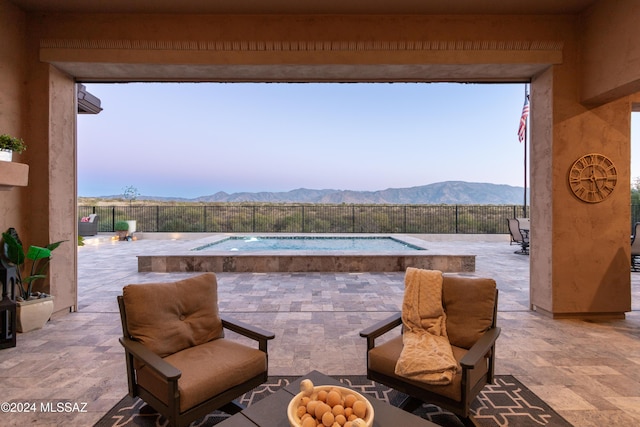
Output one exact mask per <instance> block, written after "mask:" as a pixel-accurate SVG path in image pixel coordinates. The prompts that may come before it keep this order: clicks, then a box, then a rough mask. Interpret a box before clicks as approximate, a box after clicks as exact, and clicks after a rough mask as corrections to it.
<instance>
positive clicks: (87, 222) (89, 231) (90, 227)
mask: <svg viewBox="0 0 640 427" xmlns="http://www.w3.org/2000/svg"><path fill="white" fill-rule="evenodd" d="M96 234H98V215H96V214H91V215H89V216H88V217H83V218H82V219H80V220H79V221H78V236H95V235H96Z"/></svg>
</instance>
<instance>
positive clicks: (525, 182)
mask: <svg viewBox="0 0 640 427" xmlns="http://www.w3.org/2000/svg"><path fill="white" fill-rule="evenodd" d="M528 96H529V95H528V94H527V85H524V97H525V99H526V98H527V97H528ZM526 120H528V117H527V119H526ZM525 126H526V124H525ZM523 142H524V144H523V145H524V201H523V203H522V217H523V218H526V217H527V131H526V130H525V132H524V141H523Z"/></svg>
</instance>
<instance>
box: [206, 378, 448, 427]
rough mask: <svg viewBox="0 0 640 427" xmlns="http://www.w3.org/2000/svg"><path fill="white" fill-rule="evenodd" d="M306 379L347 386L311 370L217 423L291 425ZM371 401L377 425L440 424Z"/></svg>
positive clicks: (227, 425)
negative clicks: (290, 416) (292, 405)
mask: <svg viewBox="0 0 640 427" xmlns="http://www.w3.org/2000/svg"><path fill="white" fill-rule="evenodd" d="M305 378H308V379H310V380H311V381H312V382H313V383H314V384H315V385H339V386H342V387H344V386H345V385H344V384H342V383H340V382H339V381H337V380H335V379H333V378H331V377H329V376H327V375H325V374H323V373H321V372H318V371H311V372H309V373H308V374H306V375H303V376H302V377H300V378H298V379H297V380H296V381H294V382H292V383H291V384H289V385H288V386H286V387H284V388H282V389H280V390H278V391H277V392H276V393H274V394H272V395H271V396H269V397H266V398H264V399H262V400H260V401H258V402H256V403H254V404H253V405H251V406H249V407H248V408H247V409H245V410H243V411H242V412H239V413H237V414H235V415H234V416H232V417H230V418H227V419H226V420H224V421H223V422H221V423H218V424H217V425H218V426H222V427H256V426H258V427H290V426H289V419H288V418H287V406H288V405H289V402H290V401H291V399H292V398H293V396H295V395H296V394H298V393H299V392H300V382H301V381H302V380H303V379H305ZM369 402H371V406H373V411H374V414H375V415H374V420H373V425H374V427H396V426H412V427H414V426H415V427H438V425H437V424H434V423H432V422H431V421H427V420H425V419H422V418H420V417H417V416H415V415H413V414H410V413H409V412H406V411H403V410H402V409H400V408H396V407H395V406H392V405H389V404H388V403H386V402H383V401H381V400H378V399H375V398H372V397H370V398H369Z"/></svg>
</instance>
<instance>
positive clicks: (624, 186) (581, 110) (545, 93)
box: [530, 67, 631, 317]
mask: <svg viewBox="0 0 640 427" xmlns="http://www.w3.org/2000/svg"><path fill="white" fill-rule="evenodd" d="M572 76H573V74H572V73H569V72H567V70H566V69H562V67H551V68H549V69H548V70H547V71H545V72H544V73H542V74H541V75H539V76H536V77H535V78H534V79H533V81H532V89H531V94H532V98H531V104H532V106H533V108H532V113H531V146H530V149H531V175H532V176H531V182H532V189H531V198H532V200H533V202H532V206H531V223H532V226H531V229H532V231H533V233H535V235H533V236H532V248H531V266H532V268H531V278H530V279H531V281H530V292H531V305H532V307H533V308H534V309H536V310H538V311H540V312H543V313H545V314H548V315H550V316H553V317H622V316H624V313H625V312H627V311H630V310H631V284H630V240H629V236H630V226H629V217H630V192H629V182H630V172H629V170H630V161H629V159H630V120H631V102H630V99H628V98H624V99H620V100H617V101H613V102H610V103H607V104H604V105H600V106H598V107H592V108H589V107H586V106H584V105H583V104H581V103H580V100H579V95H578V94H579V91H578V90H576V85H577V82H576V79H575V78H573V77H572ZM589 153H600V154H603V155H605V156H607V157H609V158H610V159H611V160H613V162H614V163H615V165H616V170H617V175H618V184H617V187H616V189H615V190H614V192H613V193H612V194H611V196H609V198H607V199H606V200H604V201H602V202H600V203H585V202H583V201H581V200H579V199H578V198H577V197H575V196H574V195H573V193H572V192H571V189H570V186H569V184H568V172H569V169H570V168H571V166H572V165H573V163H574V162H575V161H576V160H577V159H578V158H579V157H581V156H583V155H585V154H589Z"/></svg>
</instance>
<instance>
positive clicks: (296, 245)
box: [194, 236, 426, 252]
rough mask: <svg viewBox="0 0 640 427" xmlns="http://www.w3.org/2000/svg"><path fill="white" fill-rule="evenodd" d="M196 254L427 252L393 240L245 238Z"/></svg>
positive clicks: (374, 238)
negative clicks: (210, 252) (221, 252)
mask: <svg viewBox="0 0 640 427" xmlns="http://www.w3.org/2000/svg"><path fill="white" fill-rule="evenodd" d="M194 250H196V251H211V250H215V251H233V252H236V251H237V252H253V251H283V250H295V251H357V252H365V251H373V252H381V251H399V250H416V251H423V250H426V249H425V248H423V247H420V246H416V245H414V244H411V243H408V242H405V241H402V240H399V239H395V238H393V237H318V236H313V237H312V236H289V237H272V236H244V237H229V238H227V239H224V240H220V241H218V242H214V243H209V244H207V245H204V246H200V247H198V248H195V249H194Z"/></svg>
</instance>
